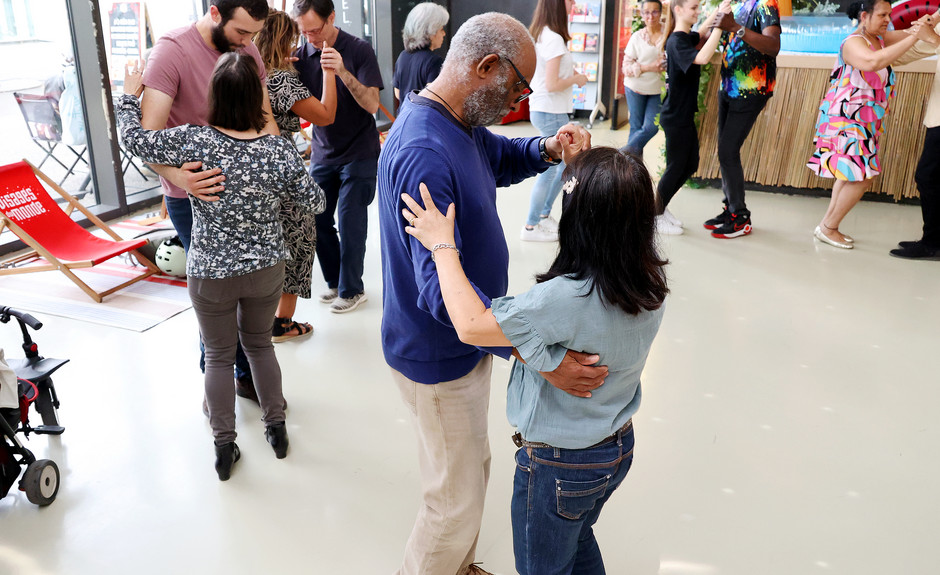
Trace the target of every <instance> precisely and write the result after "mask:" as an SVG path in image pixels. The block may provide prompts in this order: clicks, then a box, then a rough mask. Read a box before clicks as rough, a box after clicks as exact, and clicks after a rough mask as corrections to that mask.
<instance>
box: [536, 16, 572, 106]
mask: <svg viewBox="0 0 940 575" xmlns="http://www.w3.org/2000/svg"><path fill="white" fill-rule="evenodd" d="M535 56H536V62H535V74H534V75H533V76H532V82H531V84H532V95H531V96H529V110H532V111H534V112H547V113H549V114H570V113H571V112H572V111H573V110H574V104H573V102H572V101H571V86H568V87H567V88H565V89H563V90H559V91H558V92H549V91H548V90H547V89H546V88H545V68H546V64H545V63H546V62H548V61H549V60H551V59H553V58H557V57H559V56H561V62H560V63H559V64H558V77H559V78H562V79H564V78H570V77H571V76H572V75H573V74H574V62H573V61H572V60H571V52H569V51H568V46H567V45H565V41H564V40H563V39H562V37H561V36H559V35H558V34H556V33H555V32H552V30H551V29H550V28H548V27H547V26H546V27H545V28H542V33H541V34H539V37H538V39H537V40H536V42H535Z"/></svg>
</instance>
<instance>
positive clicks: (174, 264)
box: [153, 237, 186, 278]
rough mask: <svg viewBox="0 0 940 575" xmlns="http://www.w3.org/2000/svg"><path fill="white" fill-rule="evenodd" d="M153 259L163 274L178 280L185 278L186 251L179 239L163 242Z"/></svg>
mask: <svg viewBox="0 0 940 575" xmlns="http://www.w3.org/2000/svg"><path fill="white" fill-rule="evenodd" d="M153 259H154V261H155V262H156V264H157V267H158V268H160V269H161V270H162V271H163V273H165V274H167V275H171V276H176V277H178V278H184V277H186V250H184V249H183V242H181V241H180V239H179V237H174V238H170V239H168V240H164V242H163V243H162V244H160V247H158V248H157V253H156V254H155V255H154V258H153Z"/></svg>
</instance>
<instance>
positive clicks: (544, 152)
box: [539, 138, 561, 165]
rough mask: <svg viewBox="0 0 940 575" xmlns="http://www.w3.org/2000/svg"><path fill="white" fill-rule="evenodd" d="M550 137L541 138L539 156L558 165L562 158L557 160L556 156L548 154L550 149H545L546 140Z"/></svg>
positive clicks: (544, 160) (546, 161) (549, 162)
mask: <svg viewBox="0 0 940 575" xmlns="http://www.w3.org/2000/svg"><path fill="white" fill-rule="evenodd" d="M546 140H548V138H542V139H541V140H539V156H541V157H542V161H543V162H545V163H548V164H552V165H558V164H560V163H561V160H556V159H555V158H553V157H551V156H549V155H548V150H546V149H545V142H546Z"/></svg>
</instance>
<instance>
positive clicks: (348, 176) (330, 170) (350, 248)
mask: <svg viewBox="0 0 940 575" xmlns="http://www.w3.org/2000/svg"><path fill="white" fill-rule="evenodd" d="M377 173H378V159H377V158H373V159H368V160H357V161H355V162H350V163H348V164H343V165H341V166H325V165H322V164H310V176H311V177H312V178H313V180H314V181H315V182H316V183H317V184H318V185H319V186H320V187H321V188H323V192H324V194H325V195H326V210H325V211H324V212H323V213H322V214H317V216H316V222H317V259H318V260H320V270H321V271H322V272H323V279H324V280H326V285H327V286H329V287H331V288H337V289H338V290H339V297H342V298H350V297H353V296H354V295H356V294H360V293H362V292H363V291H364V288H363V285H362V270H363V265H364V262H365V257H366V234H367V233H368V228H369V216H368V210H369V204H371V203H372V200H373V199H374V198H375V181H376V174H377ZM337 227H338V228H339V230H337Z"/></svg>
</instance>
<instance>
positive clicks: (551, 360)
mask: <svg viewBox="0 0 940 575" xmlns="http://www.w3.org/2000/svg"><path fill="white" fill-rule="evenodd" d="M587 292H588V289H587V283H586V282H585V281H580V280H572V279H570V278H566V277H557V278H554V279H552V280H549V281H547V282H543V283H540V284H536V285H535V286H534V287H533V288H532V289H530V290H529V291H527V292H525V293H523V294H520V295H517V296H507V297H503V298H498V299H494V300H493V315H495V316H496V321H497V322H499V327H500V328H501V329H502V330H503V333H504V334H505V335H506V337H507V338H508V339H509V341H510V342H512V344H513V346H514V347H515V348H516V349H517V350H518V351H519V354H520V355H521V356H522V358H523V359H525V361H526V363H522V362H520V361H516V362H514V364H513V366H512V372H511V374H510V377H509V390H508V399H507V402H506V415H507V417H508V418H509V422H510V423H511V424H512V425H514V426H515V427H516V429H518V430H519V433H521V434H522V437H523V438H524V439H525V440H526V441H534V442H539V443H547V444H549V445H552V446H555V447H561V448H564V449H580V448H584V447H588V446H591V445H594V444H595V443H597V442H599V441H601V440H603V439H604V438H606V437H608V436H610V435H611V434H613V433H614V432H616V431H617V430H618V429H620V428H621V427H623V426H624V425H625V424H626V423H627V421H628V420H629V419H630V418H631V417H633V415H634V414H635V413H636V412H637V409H639V407H640V398H641V395H642V394H641V390H640V375H641V374H642V372H643V366H644V365H646V358H647V356H648V355H649V352H650V347H651V346H652V344H653V338H655V337H656V333H657V332H658V331H659V325H660V323H661V321H662V316H663V308H664V307H665V306H662V307H660V308H659V309H658V310H655V311H643V312H641V313H639V314H638V315H636V316H632V315H630V314H628V313H626V312H624V311H623V310H622V309H620V308H619V307H616V306H613V305H611V304H608V303H605V302H604V300H603V299H602V298H601V297H600V295H599V293H598V291H597V290H594V292H593V293H591V294H590V295H586V294H587ZM568 349H571V350H574V351H584V352H589V353H596V354H598V355H599V356H600V364H599V365H606V366H607V367H608V369H609V370H610V374H609V375H608V376H607V378H606V380H605V382H604V385H602V386H600V387H599V388H597V389H596V390H594V391H593V392H592V397H590V398H579V397H574V396H573V395H570V394H568V393H565V392H563V391H561V390H559V389H558V388H556V387H554V386H553V385H551V384H550V383H548V381H546V380H545V378H544V377H542V376H541V375H540V374H539V373H538V372H539V371H553V370H554V369H555V368H557V367H558V365H559V364H560V363H561V360H562V358H563V357H564V356H565V353H566V350H568Z"/></svg>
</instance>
